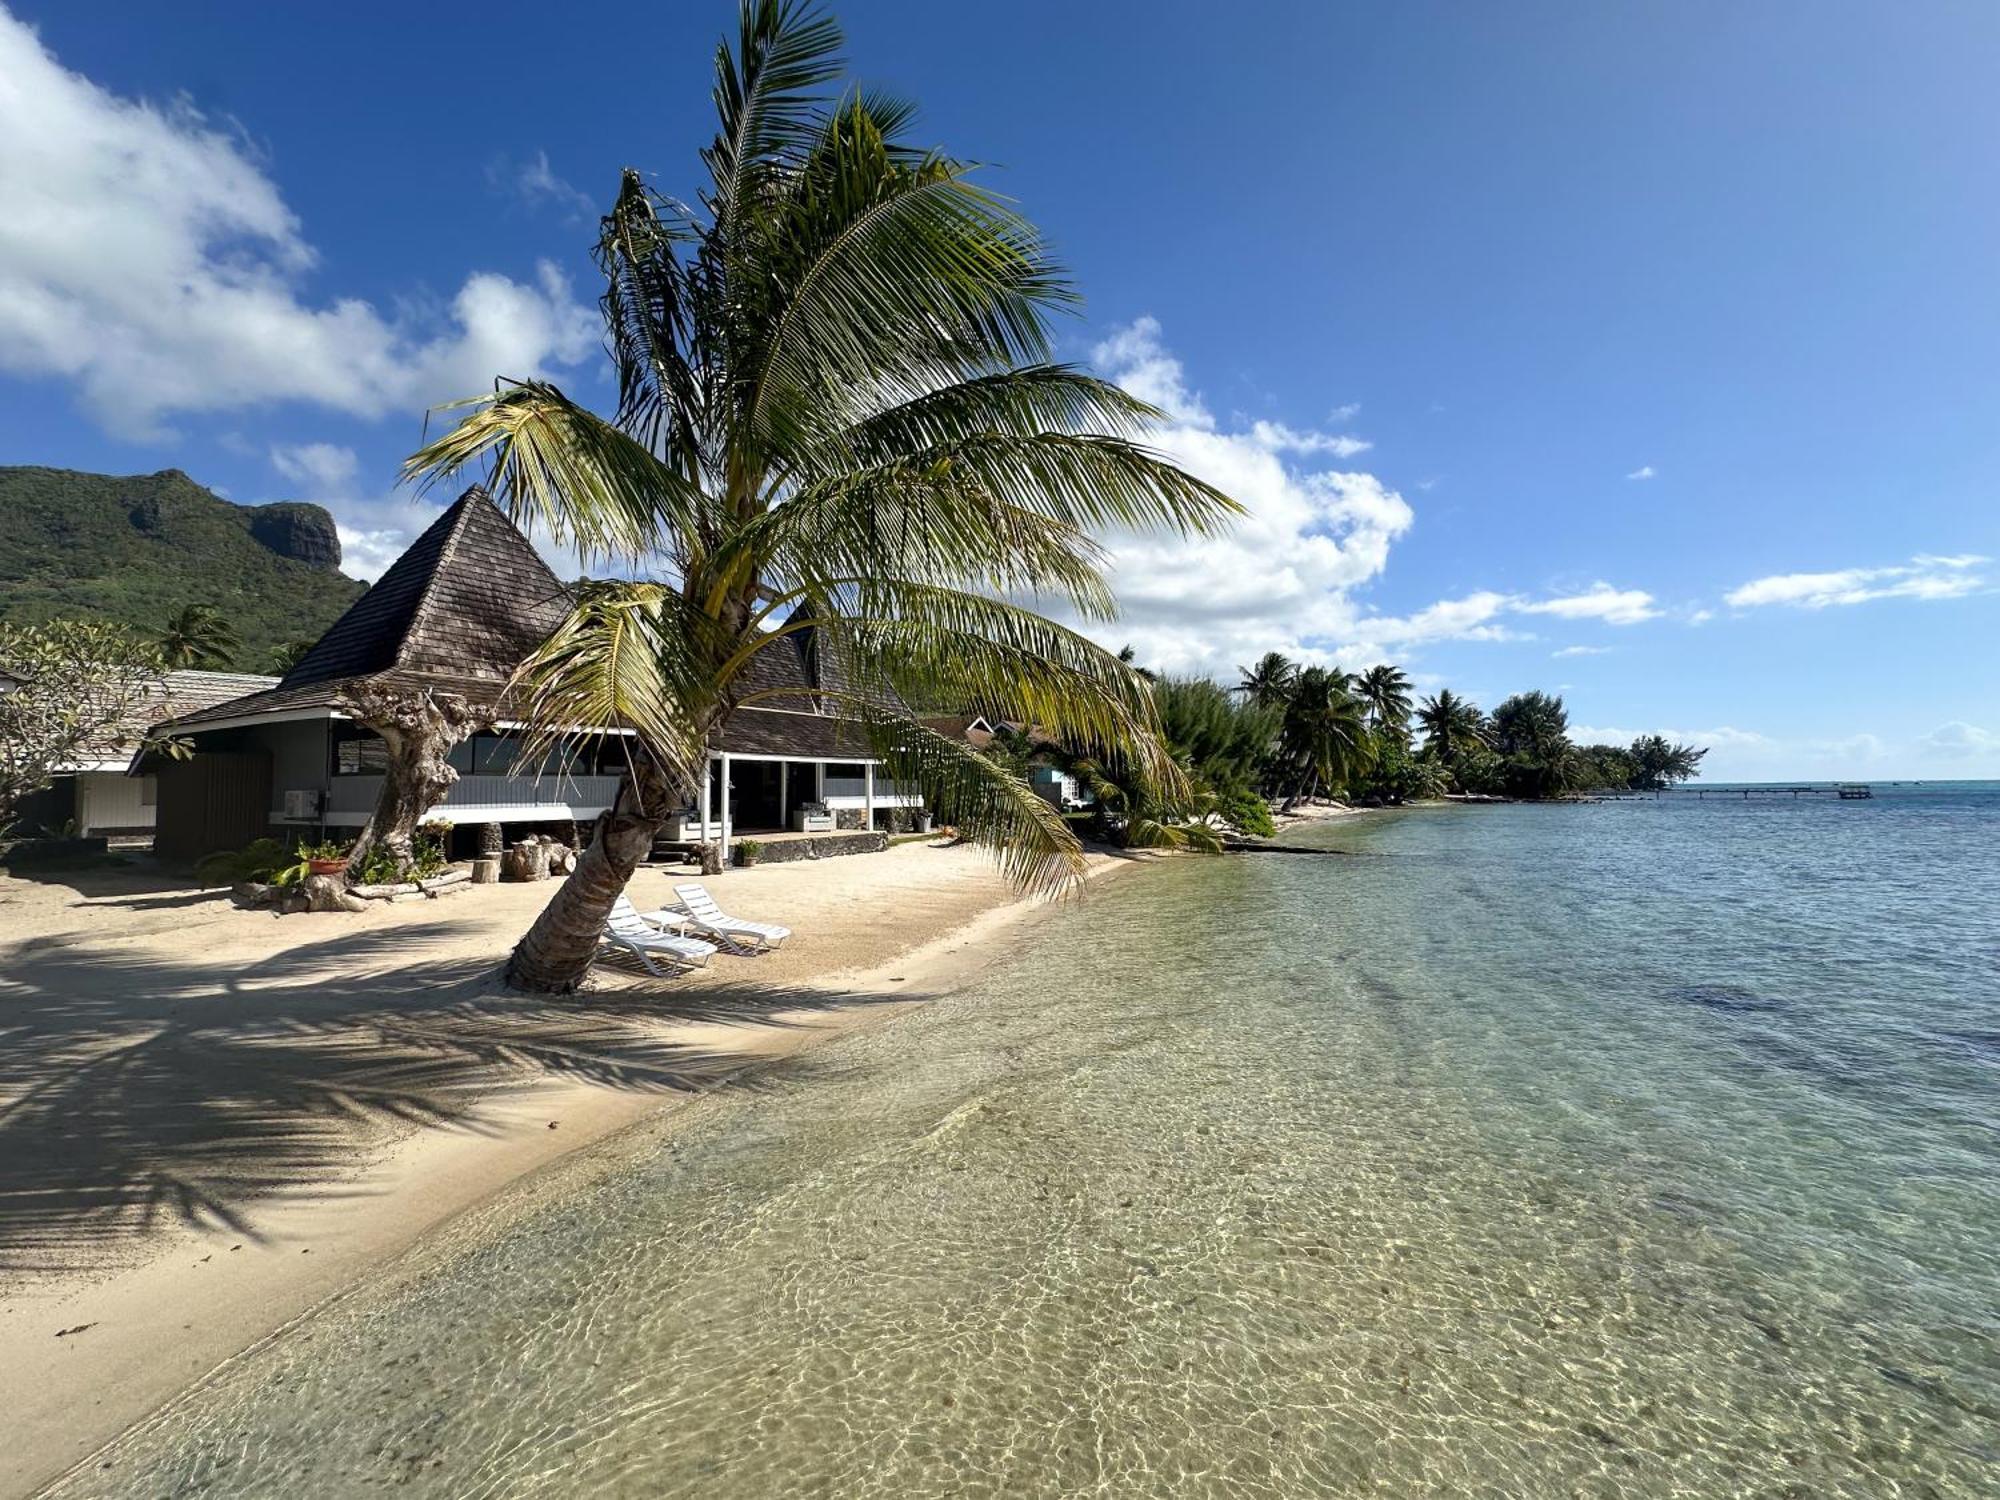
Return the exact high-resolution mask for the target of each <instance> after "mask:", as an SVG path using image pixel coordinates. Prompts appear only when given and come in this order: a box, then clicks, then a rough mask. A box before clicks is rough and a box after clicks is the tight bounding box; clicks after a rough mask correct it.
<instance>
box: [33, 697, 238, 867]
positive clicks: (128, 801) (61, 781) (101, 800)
mask: <svg viewBox="0 0 2000 1500" xmlns="http://www.w3.org/2000/svg"><path fill="white" fill-rule="evenodd" d="M18 680H19V679H18V678H16V677H15V676H14V675H13V674H12V673H11V672H9V671H8V670H7V669H6V668H5V667H0V693H4V692H7V691H9V690H10V689H11V688H12V686H13V685H14V684H15V683H16V682H18ZM277 683H278V679H277V678H275V677H260V676H257V675H255V674H253V673H249V672H198V671H192V670H186V671H174V672H168V673H167V674H166V675H165V677H164V679H163V681H162V682H160V683H159V684H157V685H149V689H148V691H147V693H146V694H145V696H144V697H143V698H141V699H140V700H139V701H138V702H136V703H135V704H133V706H132V711H131V712H130V713H129V714H128V715H127V716H126V718H125V721H124V722H123V723H121V724H118V725H116V726H115V727H112V728H109V729H107V730H106V731H105V732H104V733H103V734H102V735H100V736H99V737H98V738H97V739H96V741H95V742H94V743H91V744H87V745H85V746H83V747H82V750H81V753H80V754H78V755H77V756H76V757H75V758H74V759H72V760H70V761H69V762H68V763H67V764H65V765H61V766H58V767H56V768H55V771H54V774H53V775H52V776H51V777H50V780H49V784H48V786H46V787H44V788H43V789H42V790H40V791H38V792H35V793H34V794H32V795H31V796H29V797H28V798H27V799H26V800H24V801H23V802H22V804H21V807H20V811H19V815H18V821H19V824H20V827H21V828H22V829H23V830H27V831H35V832H41V833H49V834H57V833H64V832H68V833H70V834H73V835H74V836H76V837H77V838H100V839H115V840H131V841H143V840H145V839H149V838H151V837H152V836H153V821H154V815H155V812H156V810H157V806H158V801H159V785H158V779H157V778H156V777H155V776H154V775H153V774H152V773H151V772H150V771H143V772H142V773H140V774H137V775H127V774H126V771H127V769H128V767H129V766H130V764H131V760H132V756H133V753H134V752H135V751H136V750H137V748H138V746H139V744H140V743H141V742H142V741H143V740H144V739H145V738H146V736H147V734H148V733H150V732H151V730H152V729H153V726H154V725H156V724H159V723H161V722H163V721H165V720H170V719H175V718H178V717H182V716H184V715H188V714H194V713H199V712H201V711H202V710H204V709H209V708H215V707H217V706H219V705H221V704H224V703H229V702H233V701H235V700H236V699H238V698H243V697H247V696H248V695H250V694H251V693H256V692H261V691H262V690H263V689H265V688H270V687H275V686H277Z"/></svg>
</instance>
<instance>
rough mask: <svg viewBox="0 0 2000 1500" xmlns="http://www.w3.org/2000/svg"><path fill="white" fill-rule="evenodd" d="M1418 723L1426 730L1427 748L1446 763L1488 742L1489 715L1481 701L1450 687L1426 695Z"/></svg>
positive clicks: (1425, 740) (1419, 708)
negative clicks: (1487, 718) (1467, 697)
mask: <svg viewBox="0 0 2000 1500" xmlns="http://www.w3.org/2000/svg"><path fill="white" fill-rule="evenodd" d="M1417 723H1418V724H1419V725H1420V726H1421V727H1422V729H1423V731H1424V749H1425V750H1426V751H1427V752H1429V753H1430V754H1431V755H1434V756H1436V757H1438V758H1439V759H1440V760H1443V761H1444V762H1445V763H1446V764H1450V763H1451V762H1452V761H1454V760H1455V759H1456V758H1457V757H1459V756H1461V755H1465V754H1468V753H1470V752H1471V751H1473V750H1477V749H1480V748H1482V747H1483V746H1484V745H1485V744H1486V727H1485V725H1486V716H1485V715H1484V714H1482V713H1480V711H1479V705H1478V704H1476V703H1473V702H1471V701H1470V700H1468V699H1465V698H1461V697H1459V696H1458V694H1456V693H1454V692H1453V691H1452V690H1451V689H1450V688H1443V689H1441V690H1440V691H1439V692H1438V694H1437V696H1436V697H1433V698H1426V699H1424V701H1423V703H1422V704H1421V705H1420V706H1419V707H1418V709H1417Z"/></svg>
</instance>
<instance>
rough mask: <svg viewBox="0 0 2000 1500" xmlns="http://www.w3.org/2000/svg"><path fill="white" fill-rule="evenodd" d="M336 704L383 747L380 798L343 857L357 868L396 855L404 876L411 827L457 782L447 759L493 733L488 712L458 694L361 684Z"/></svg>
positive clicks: (411, 850) (411, 849) (411, 851)
mask: <svg viewBox="0 0 2000 1500" xmlns="http://www.w3.org/2000/svg"><path fill="white" fill-rule="evenodd" d="M340 701H341V706H342V707H343V708H345V709H346V710H347V712H348V713H350V714H352V715H353V716H354V718H355V721H356V722H357V723H360V724H364V725H366V726H367V727H368V728H370V729H372V730H374V731H375V732H376V733H377V734H379V735H380V736H381V737H382V740H383V743H384V744H386V745H387V746H388V747H389V766H388V771H387V773H386V774H385V775H384V776H383V777H382V794H381V796H379V797H378V798H376V800H375V811H374V812H373V813H372V814H371V815H370V816H369V819H368V826H367V827H365V828H363V829H362V830H361V837H360V838H359V839H357V840H355V843H354V847H353V849H352V850H350V851H349V853H348V860H349V867H350V868H357V867H359V865H360V864H361V859H362V856H363V855H365V854H366V853H367V852H368V851H369V850H370V849H372V848H374V847H375V846H376V845H378V844H379V845H381V846H382V847H383V848H385V849H387V850H388V851H389V852H390V853H391V854H392V855H394V856H395V859H396V865H397V867H398V868H399V869H408V868H409V866H410V864H411V862H412V861H413V860H414V859H415V858H416V847H415V841H416V834H417V824H418V822H419V821H420V820H421V819H422V818H423V816H424V814H425V813H427V812H429V811H430V810H431V809H432V808H433V807H435V806H437V804H438V803H439V802H441V801H443V800H444V796H445V794H446V793H447V792H449V791H450V790H451V788H452V786H453V784H454V783H455V782H456V781H457V780H458V772H457V771H455V770H453V769H452V767H451V764H450V762H449V761H448V760H447V759H446V757H447V756H449V755H450V754H451V752H452V748H453V747H454V746H455V745H457V744H458V743H459V741H461V740H463V739H464V738H465V737H466V736H467V735H469V734H471V733H473V732H474V731H475V730H479V729H487V728H490V727H492V723H493V710H492V709H491V708H490V707H486V706H483V705H475V704H472V703H469V702H468V701H467V700H466V699H464V698H463V697H461V696H460V695H459V694H457V693H440V692H434V691H432V690H430V689H428V688H425V689H421V690H419V689H414V688H398V687H393V686H391V685H389V684H387V683H382V682H374V681H367V680H364V681H362V682H360V683H358V684H356V685H355V686H354V687H351V688H348V689H347V690H346V691H345V692H343V693H342V694H341V695H340Z"/></svg>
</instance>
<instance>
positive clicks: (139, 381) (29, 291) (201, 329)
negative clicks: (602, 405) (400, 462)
mask: <svg viewBox="0 0 2000 1500" xmlns="http://www.w3.org/2000/svg"><path fill="white" fill-rule="evenodd" d="M0 183H4V184H5V187H6V208H5V211H4V212H0V370H5V371H7V372H9V373H12V374H16V375H27V376H52V377H56V378H60V379H65V380H68V381H70V382H72V383H73V384H74V385H75V386H76V388H77V390H78V391H79V392H80V394H81V396H82V398H83V400H84V402H85V404H86V406H87V407H88V408H89V409H90V410H91V411H92V412H93V414H94V415H95V416H96V417H97V418H98V420H99V421H100V422H102V423H103V424H104V425H105V426H106V427H108V428H110V429H112V430H114V431H116V432H118V433H120V434H123V435H127V436H139V437H144V436H157V435H160V434H161V432H162V431H163V426H162V423H163V419H164V418H166V417H167V416H169V415H171V414H173V413H177V412H184V413H195V412H210V411H222V410H229V409H233V408H239V407H249V406H257V405H263V404H267V403H272V402H280V401H298V402H305V403H311V404H314V405H319V406H323V407H326V408H329V409H331V410H335V411H340V412H345V413H349V414H352V415H355V416H360V417H378V416H381V415H384V414H385V413H388V412H392V411H405V412H415V411H419V410H421V409H423V408H424V407H426V406H429V405H432V404H434V403H436V402H437V401H439V400H443V399H449V398H451V397H456V396H462V395H466V394H469V393H472V392H476V391H479V390H481V389H484V388H487V387H488V386H490V384H491V382H492V380H493V378H494V376H495V375H498V374H508V375H516V376H529V375H533V374H536V373H547V372H549V371H550V370H551V369H552V368H553V367H555V366H558V365H563V364H570V363H574V362H576V361H578V360H581V359H583V358H585V357H586V356H588V355H589V354H590V353H591V352H592V351H593V350H594V349H595V347H596V343H597V334H598V325H597V319H596V316H595V315H594V314H593V313H592V312H591V310H590V309H589V308H588V307H586V306H584V305H583V304H581V303H579V302H578V301H577V300H576V298H575V297H574V296H573V295H572V293H571V290H570V288H569V285H568V284H567V282H566V281H565V279H564V277H563V275H562V273H561V272H560V271H559V270H558V269H557V268H556V267H555V266H554V265H553V264H552V263H548V262H544V263H542V264H540V265H539V266H538V267H537V269H536V272H535V275H534V277H533V279H532V280H530V281H526V282H523V281H516V280H514V279H513V278H511V277H509V276H506V275H503V274H500V273H498V272H493V271H476V272H474V273H472V274H471V275H469V276H467V277H466V279H465V281H464V283H463V284H462V285H461V286H460V287H459V289H458V291H457V293H456V294H455V295H454V296H453V297H452V298H451V299H450V302H449V303H448V304H447V305H446V306H444V307H443V308H440V309H435V310H431V311H429V312H413V311H403V312H397V313H394V314H390V315H385V314H384V313H382V312H381V311H378V310H377V309H376V308H375V307H374V306H373V305H372V304H370V303H368V302H366V301H363V300H361V299H359V298H353V297H347V298H336V299H333V300H330V301H326V300H311V299H309V298H308V296H307V294H306V291H305V284H306V281H307V279H308V277H309V275H310V273H311V272H312V270H313V269H314V266H315V264H316V262H317V260H318V256H317V252H316V251H315V250H314V248H313V246H312V245H311V244H310V243H309V242H308V240H307V239H306V237H305V233H304V229H303V226H302V225H301V224H300V222H299V220H298V217H297V216H296V215H295V214H294V213H293V212H292V210H291V209H290V208H289V207H288V206H287V205H286V203H285V201H284V198H283V196H282V195H281V194H280V192H279V190H278V188H277V185H276V184H275V183H274V182H273V181H272V180H271V178H270V177H269V176H268V175H267V174H266V171H265V168H264V164H263V163H262V162H261V161H260V160H259V158H258V155H257V153H256V152H255V151H254V150H253V149H252V148H251V147H250V146H249V145H248V144H247V143H246V142H245V141H244V140H243V139H242V137H241V135H240V133H237V132H234V131H232V130H231V129H229V128H226V127H225V125H224V124H223V123H221V122H218V121H215V120H212V119H210V118H208V117H207V116H204V115H203V114H202V113H201V112H200V111H198V110H197V109H196V108H195V107H194V106H193V104H192V103H191V102H189V101H188V100H186V99H185V98H183V99H179V100H176V101H173V102H171V103H167V104H158V103H152V102H148V101H143V100H135V99H126V98H122V97H120V96H118V95H116V94H113V93H111V92H109V91H108V90H106V89H104V88H101V87H99V86H98V85H97V84H95V83H92V82H91V81H90V80H89V79H87V78H84V77H83V76H81V75H80V74H77V73H73V72H70V71H68V70H67V69H65V68H63V67H62V66H61V64H60V63H58V61H57V60H56V58H55V57H54V56H53V55H52V54H51V53H50V52H49V51H48V50H47V49H46V48H45V47H44V46H43V45H42V44H41V41H40V39H39V38H38V37H37V36H36V34H35V32H34V31H33V30H32V29H31V28H29V27H28V26H26V25H25V24H23V23H22V22H21V21H19V20H17V19H15V18H14V17H13V16H12V15H10V14H8V13H7V12H6V11H5V10H0Z"/></svg>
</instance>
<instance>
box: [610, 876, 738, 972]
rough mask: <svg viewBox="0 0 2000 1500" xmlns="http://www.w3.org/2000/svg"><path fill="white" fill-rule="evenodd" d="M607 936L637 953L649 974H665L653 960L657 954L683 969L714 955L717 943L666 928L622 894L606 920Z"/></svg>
mask: <svg viewBox="0 0 2000 1500" xmlns="http://www.w3.org/2000/svg"><path fill="white" fill-rule="evenodd" d="M660 915H670V914H666V913H662V914H660ZM604 936H605V939H606V940H607V941H609V942H612V943H616V944H617V945H618V946H619V947H621V948H624V949H626V950H628V951H630V952H632V953H635V954H637V955H638V958H639V962H640V963H642V964H644V965H645V966H646V972H647V973H649V974H659V975H661V976H662V977H664V974H665V971H664V970H662V969H661V968H660V967H659V966H658V965H656V964H655V963H654V962H653V956H654V955H655V954H657V955H659V956H660V957H662V958H665V959H667V960H669V961H670V962H672V963H676V964H678V965H680V966H681V967H682V968H698V967H700V966H701V965H703V964H706V963H707V962H708V961H709V960H710V959H711V958H713V957H714V956H715V944H713V943H705V942H703V941H702V940H701V939H700V938H691V937H680V936H677V935H676V934H674V933H671V932H667V931H665V930H663V929H662V928H661V926H660V925H659V923H657V922H654V921H651V920H649V919H648V918H647V917H646V916H645V915H644V914H642V913H641V912H640V911H639V910H638V908H637V907H635V906H633V905H632V900H631V898H630V897H629V896H620V897H619V898H618V899H617V900H616V901H614V902H612V903H611V915H610V916H608V917H606V918H605V919H604Z"/></svg>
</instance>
